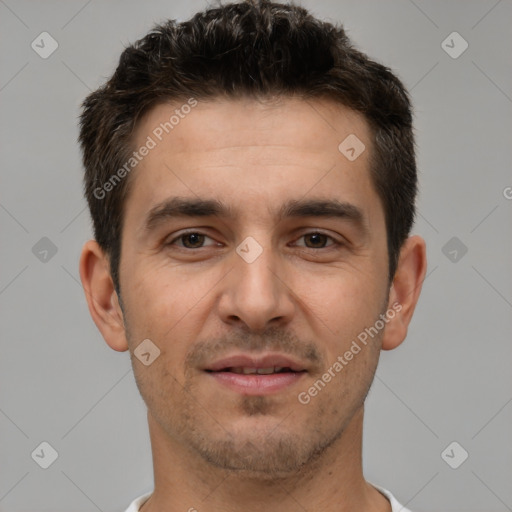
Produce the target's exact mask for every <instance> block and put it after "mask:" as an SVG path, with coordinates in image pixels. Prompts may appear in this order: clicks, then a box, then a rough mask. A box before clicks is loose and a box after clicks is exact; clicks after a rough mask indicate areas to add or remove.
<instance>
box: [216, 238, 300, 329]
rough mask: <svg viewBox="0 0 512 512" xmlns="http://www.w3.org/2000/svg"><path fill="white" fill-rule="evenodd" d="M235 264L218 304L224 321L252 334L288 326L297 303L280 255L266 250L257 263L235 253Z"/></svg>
mask: <svg viewBox="0 0 512 512" xmlns="http://www.w3.org/2000/svg"><path fill="white" fill-rule="evenodd" d="M233 263H234V268H233V270H232V271H231V272H229V274H228V275H227V276H226V277H227V279H226V280H224V283H223V285H224V289H223V293H222V296H221V298H220V301H219V305H218V307H219V314H220V316H221V318H222V320H223V321H224V322H225V323H228V324H230V325H233V326H237V327H242V328H244V327H245V328H246V329H250V330H251V331H264V330H265V329H268V328H269V327H276V326H284V325H286V324H288V323H289V322H290V321H291V319H292V318H293V315H294V312H295V301H294V300H293V293H292V290H291V288H290V284H289V283H287V282H286V281H287V279H286V274H285V271H284V268H283V265H282V263H281V264H280V261H279V258H278V256H277V255H274V254H272V250H271V249H267V248H265V249H263V251H262V252H261V254H260V255H259V256H258V257H257V258H256V259H255V260H254V261H251V260H250V259H249V260H246V259H244V258H243V257H241V256H240V255H239V254H238V253H234V254H233Z"/></svg>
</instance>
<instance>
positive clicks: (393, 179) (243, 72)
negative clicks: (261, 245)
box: [79, 0, 417, 293]
mask: <svg viewBox="0 0 512 512" xmlns="http://www.w3.org/2000/svg"><path fill="white" fill-rule="evenodd" d="M291 95H294V96H299V97H301V98H304V99H308V98H320V97H322V98H328V99H331V100H333V101H335V102H338V103H340V104H343V105H344V106H346V107H348V108H350V109H353V110H355V111H357V112H360V113H362V114H363V115H364V117H365V119H366V120H367V122H368V124H369V126H370V129H371V133H372V141H371V142H372V145H371V148H370V149H371V151H370V154H371V169H370V172H371V176H372V181H373V183H374V186H375V188H376V191H377V193H378V195H379V197H380V199H381V201H382V204H383V208H384V212H385V220H386V230H387V243H388V253H389V278H390V280H391V279H392V278H393V276H394V273H395V270H396V265H397V262H398V256H399V252H400V247H401V246H402V244H403V242H404V240H405V239H406V238H407V236H408V234H409V232H410V229H411V227H412V223H413V221H414V214H415V206H414V203H415V197H416V192H417V173H416V161H415V147H414V137H413V129H412V114H411V105H410V101H409V97H408V94H407V91H406V90H405V88H404V86H403V84H402V83H401V81H400V80H399V79H398V78H397V77H396V76H395V75H394V74H393V73H392V72H391V70H390V69H389V68H387V67H385V66H383V65H381V64H379V63H377V62H375V61H373V60H370V59H369V58H368V57H367V56H366V55H364V54H363V53H361V52H360V51H358V50H356V49H355V48H354V47H353V46H352V44H351V42H350V41H349V39H348V37H347V35H346V34H345V31H344V29H343V27H342V26H340V25H336V26H334V25H332V24H330V23H327V22H323V21H320V20H318V19H316V18H314V17H313V16H312V15H310V14H309V13H308V11H307V10H306V9H304V8H302V7H299V6H296V5H291V4H280V3H273V2H269V1H267V0H247V1H244V2H241V3H230V4H227V5H224V6H220V7H216V8H211V9H208V10H206V11H204V12H200V13H197V14H196V15H194V16H193V17H192V18H191V19H190V20H188V21H184V22H181V23H178V22H176V21H175V20H168V21H167V22H166V23H164V24H161V25H157V26H155V27H154V28H153V30H151V31H150V32H149V33H148V34H147V35H146V36H145V37H144V38H142V39H140V40H139V41H137V42H136V43H134V44H133V45H131V46H128V47H127V48H126V49H125V50H124V51H123V53H122V54H121V57H120V60H119V65H118V67H117V69H116V71H115V73H114V74H113V75H112V77H111V78H110V79H109V80H108V81H107V82H106V83H105V84H104V85H103V86H102V87H100V88H99V89H98V90H96V91H94V92H93V93H91V94H90V95H89V96H88V97H87V98H86V99H85V101H84V103H83V111H82V114H81V117H80V137H79V141H80V144H81V148H82V153H83V163H84V166H85V180H84V182H85V196H86V198H87V202H88V205H89V209H90V212H91V216H92V220H93V227H94V236H95V238H96V240H97V242H98V244H99V245H100V247H101V248H102V249H103V250H104V251H105V253H106V254H107V255H108V257H109V260H110V271H111V274H112V279H113V281H114V285H115V287H116V290H117V291H118V293H119V292H120V287H119V261H120V257H121V233H122V225H123V207H124V203H125V200H126V197H127V193H128V190H129V184H130V182H131V180H129V179H123V180H119V183H117V184H116V186H115V187H113V188H112V190H110V191H109V192H108V193H106V194H102V196H103V195H104V197H98V193H97V191H98V187H99V188H101V187H103V185H104V184H105V183H107V182H108V180H109V179H111V178H112V176H113V175H114V174H115V173H116V171H118V170H119V169H120V168H121V167H122V166H123V164H124V163H126V161H127V159H129V158H130V153H131V152H132V151H133V147H132V145H133V140H132V138H133V132H134V129H135V127H136V123H137V121H138V120H139V119H140V118H141V116H142V115H143V114H145V113H146V112H148V110H149V109H151V108H152V107H154V106H155V105H157V104H158V103H161V102H163V101H171V100H181V101H187V99H189V98H190V97H193V98H196V99H197V100H202V99H205V100H207V99H214V98H216V97H220V96H222V97H227V98H238V97H253V98H265V97H269V98H270V97H279V96H283V97H286V96H291Z"/></svg>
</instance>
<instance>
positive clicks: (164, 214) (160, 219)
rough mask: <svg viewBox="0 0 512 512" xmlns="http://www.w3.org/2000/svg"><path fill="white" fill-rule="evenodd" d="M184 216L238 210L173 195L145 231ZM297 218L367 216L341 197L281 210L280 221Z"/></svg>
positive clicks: (228, 214)
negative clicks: (340, 198)
mask: <svg viewBox="0 0 512 512" xmlns="http://www.w3.org/2000/svg"><path fill="white" fill-rule="evenodd" d="M182 217H189V218H193V217H220V218H226V219H230V218H231V219H233V218H235V212H234V210H233V209H232V208H231V207H229V206H227V205H225V204H224V203H222V202H221V201H218V200H216V199H201V198H183V197H173V198H170V199H166V200H165V201H162V202H161V203H159V204H157V205H156V206H155V207H153V208H152V209H151V210H150V211H149V213H148V215H147V218H146V221H145V223H144V230H145V231H152V230H153V229H155V228H156V227H157V226H159V225H160V224H162V223H164V222H166V221H168V220H170V219H174V218H182ZM297 217H322V218H339V219H345V220H349V221H351V222H353V223H354V224H356V225H358V227H360V228H365V224H366V223H365V222H364V221H365V216H364V214H363V212H362V210H361V209H360V208H358V207H357V206H355V205H353V204H351V203H347V202H343V201H339V200H337V199H301V200H290V201H288V202H287V203H285V204H284V205H283V206H282V207H281V208H280V209H279V210H278V211H277V212H276V220H277V221H280V220H283V219H285V218H297Z"/></svg>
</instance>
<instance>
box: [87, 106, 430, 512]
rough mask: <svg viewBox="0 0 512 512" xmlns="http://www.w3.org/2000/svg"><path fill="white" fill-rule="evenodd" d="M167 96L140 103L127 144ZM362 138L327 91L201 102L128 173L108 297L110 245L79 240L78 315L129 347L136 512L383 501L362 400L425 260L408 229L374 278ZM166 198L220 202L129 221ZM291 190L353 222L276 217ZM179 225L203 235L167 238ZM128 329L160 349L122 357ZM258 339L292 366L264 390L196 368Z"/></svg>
mask: <svg viewBox="0 0 512 512" xmlns="http://www.w3.org/2000/svg"><path fill="white" fill-rule="evenodd" d="M176 107H177V105H169V104H161V105H158V106H156V107H155V108H153V109H152V110H151V111H150V112H149V113H148V114H147V115H146V116H145V117H144V118H143V119H142V120H141V121H140V124H139V125H138V128H137V131H136V134H135V141H134V142H135V144H134V146H135V147H139V146H140V145H142V144H143V143H144V141H145V140H146V138H147V136H148V135H151V133H152V131H153V130H154V129H155V127H156V126H158V125H159V124H160V123H161V122H164V121H166V120H167V119H169V117H170V115H171V114H172V112H173V111H174V109H175V108H176ZM178 107H179V105H178ZM349 134H356V135H357V137H358V138H359V139H360V140H361V141H363V143H364V144H365V146H366V150H365V151H364V152H363V153H362V154H361V155H360V156H359V157H358V158H357V159H356V160H355V161H353V162H351V161H349V160H348V159H347V158H346V157H345V156H344V155H343V154H341V153H340V151H339V150H338V145H339V144H340V142H342V141H343V140H344V139H345V138H346V137H347V136H348V135H349ZM370 151H371V135H370V131H369V128H368V125H367V123H366V121H365V119H364V118H363V117H362V116H361V115H359V114H357V113H355V112H353V111H351V110H349V109H347V108H345V107H343V106H340V105H337V104H334V103H332V102H330V101H329V100H319V99H316V100H314V101H313V100H308V101H304V100H301V99H298V98H286V99H281V100H279V101H272V102H269V101H266V102H259V101H256V100H253V99H242V100H220V99H218V100H215V101H209V102H200V103H199V104H198V105H197V106H196V107H195V108H194V109H193V110H192V112H191V113H190V114H189V115H187V116H186V117H185V118H184V119H182V120H181V121H180V123H179V125H177V126H176V127H175V128H174V129H173V131H172V132H171V133H170V134H169V135H167V136H166V137H165V138H164V139H163V141H162V142H160V143H159V144H158V145H157V146H156V147H155V148H154V149H152V150H151V151H150V152H149V154H148V155H147V156H146V157H145V158H144V159H143V161H142V162H141V163H140V164H139V165H138V166H137V168H136V170H134V171H133V174H131V175H130V178H129V179H130V180H133V181H132V183H131V185H132V187H131V192H130V194H129V196H128V198H127V202H126V204H125V222H124V226H123V232H122V257H121V264H120V287H121V299H122V303H121V304H120V300H119V297H118V296H117V294H116V292H115V290H114V287H113V283H112V279H111V276H110V272H109V265H108V257H107V256H106V255H105V254H104V253H103V251H102V250H101V249H100V247H99V246H98V244H97V243H96V242H95V241H93V240H91V241H89V242H87V243H86V244H85V246H84V248H83V252H82V257H81V261H80V275H81V279H82V283H83V286H84V289H85V293H86V297H87V300H88V304H89V309H90V312H91V315H92V318H93V320H94V322H95V323H96V325H97V326H98V329H99V330H100V331H101V333H102V335H103V337H104V338H105V340H106V342H107V343H108V345H109V346H110V347H111V348H113V349H114V350H118V351H125V350H130V353H131V356H132V364H133V371H134V374H135V377H136V381H137V385H138V387H139V390H140V392H141V395H142V397H143V399H144V400H145V402H146V404H147V407H148V424H149V430H150V436H151V444H152V450H153V464H154V475H155V491H154V493H153V495H152V496H151V498H150V499H149V500H148V501H147V502H146V503H145V504H144V505H143V507H142V510H144V512H153V511H157V510H168V511H183V510H190V509H191V508H195V509H197V510H198V511H200V512H203V511H205V512H207V511H214V510H215V511H219V510H240V508H241V507H242V506H243V509H244V510H245V511H246V512H252V511H259V510H262V509H265V508H268V509H269V510H271V509H275V508H276V506H278V507H279V510H282V511H285V512H286V511H292V510H294V511H296V510H324V511H326V512H329V511H337V512H343V511H349V510H361V511H363V510H364V511H368V512H370V511H380V512H384V511H390V510H391V507H390V504H389V502H388V500H387V499H386V498H385V497H384V496H383V495H382V494H380V493H379V492H378V491H377V490H376V489H375V488H374V487H373V486H371V485H370V484H369V483H367V482H366V481H365V479H364V476H363V472H362V462H361V451H362V445H361V442H362V427H363V413H364V400H365V397H366V394H367V392H368V389H369V387H370V385H371V382H372V380H373V377H374V373H375V369H376V365H377V363H378V358H379V354H380V351H381V350H382V349H384V350H389V349H393V348H395V347H397V346H398V345H400V343H401V342H402V341H403V340H404V338H405V337H406V334H407V328H408V325H409V322H410V320H411V317H412V314H413V311H414V308H415V305H416V302H417V300H418V297H419V294H420V290H421V284H422V282H423V279H424V276H425V271H426V256H425V242H424V241H423V239H421V238H420V237H418V236H413V237H410V238H408V239H407V240H406V242H405V243H404V245H403V247H402V249H401V253H400V259H399V265H398V269H397V272H396V274H395V276H394V279H393V281H392V283H391V284H390V283H389V280H388V254H387V244H386V227H385V219H384V210H383V207H382V203H381V201H380V199H379V197H378V195H377V193H376V191H375V189H374V187H373V184H372V181H371V178H370V172H369V156H370ZM177 196H179V197H182V198H192V199H197V198H204V199H216V200H219V201H222V202H223V203H225V204H226V205H227V206H229V207H230V208H231V210H232V213H233V216H232V217H225V216H215V215H214V216H208V217H178V218H166V219H164V220H163V221H162V222H160V223H158V225H157V226H156V227H155V228H154V229H152V230H147V229H145V227H144V226H145V222H146V219H147V216H148V213H149V212H150V211H151V209H152V208H154V207H155V205H157V204H159V203H160V202H162V201H164V200H166V199H169V198H172V197H177ZM305 199H323V200H331V199H334V200H338V201H342V202H344V203H350V204H351V205H353V206H355V207H356V208H358V209H359V210H360V212H361V213H362V217H361V221H360V222H356V221H354V220H352V219H347V218H337V217H314V216H302V217H284V218H278V217H276V211H278V210H279V208H280V207H281V206H282V205H283V204H284V203H286V202H287V201H289V200H305ZM185 229H192V230H193V231H195V232H196V233H199V234H203V235H206V237H205V238H201V237H199V238H198V237H197V236H196V237H192V238H190V237H189V238H186V237H185V239H184V238H178V237H179V236H180V235H183V230H185ZM315 233H322V234H323V235H327V236H326V237H322V236H320V237H319V236H318V235H317V236H315ZM306 235H309V236H306ZM249 236H250V237H253V238H254V239H255V240H256V241H257V242H258V244H259V245H260V246H261V248H262V253H261V254H260V256H259V257H258V258H257V259H256V260H255V261H253V262H252V263H248V262H246V261H245V260H244V259H242V258H241V257H240V256H239V254H238V253H237V252H236V248H237V247H238V246H239V245H240V244H241V242H242V241H244V240H245V239H246V238H247V237H249ZM329 237H332V238H329ZM187 244H188V248H187V247H184V245H187ZM201 244H203V246H201ZM190 247H192V248H190ZM395 303H399V304H400V305H401V310H400V312H398V313H396V315H394V318H393V319H392V320H389V321H388V323H387V324H386V326H385V328H384V329H382V330H380V331H379V334H378V335H377V336H375V337H374V338H373V339H370V340H369V343H368V344H367V345H366V346H362V350H361V351H360V352H359V353H358V354H357V355H355V356H354V357H353V359H352V360H351V361H350V362H349V363H348V364H347V365H346V366H344V368H343V370H342V371H341V372H339V373H338V374H336V377H335V378H333V379H332V380H331V382H329V383H328V384H327V385H326V386H325V387H324V388H323V389H322V390H321V392H319V393H318V394H317V395H316V396H314V397H312V398H311V401H310V402H309V403H308V404H307V405H304V404H301V403H300V402H299V400H298V399H297V396H298V394H299V393H300V392H303V391H307V390H308V389H309V388H310V387H311V386H312V385H313V384H314V382H315V381H317V380H318V379H319V378H321V376H322V375H323V374H324V373H325V372H326V371H327V369H328V368H329V367H331V366H332V365H333V363H334V362H335V361H336V360H337V357H338V356H340V355H343V354H344V353H345V352H346V351H347V350H348V349H349V348H350V346H351V343H352V341H353V340H355V339H356V338H357V335H358V334H359V333H361V332H362V331H364V329H365V328H367V327H369V326H373V325H374V324H375V322H376V320H377V319H378V318H379V314H382V313H385V312H386V310H388V309H389V308H392V305H393V304H395ZM121 305H122V307H121ZM144 339H150V340H151V341H152V342H153V343H154V344H155V345H156V346H157V347H158V348H159V350H160V356H159V357H158V358H156V359H155V360H154V362H152V363H151V364H150V365H149V366H145V365H144V364H142V363H141V362H140V361H139V360H138V359H137V358H136V357H134V355H133V351H134V350H135V348H136V347H137V346H138V345H139V343H141V341H142V340H144ZM268 350H276V351H279V352H282V353H285V354H289V355H291V356H293V357H294V358H295V359H297V360H299V361H300V362H301V363H302V364H303V365H304V367H305V368H306V369H307V372H306V373H304V374H303V375H302V376H301V378H300V379H299V380H298V381H297V382H296V383H294V384H292V385H291V386H289V387H287V388H286V389H284V390H281V391H279V392H276V393H273V394H270V395H266V396H246V395H244V394H243V393H239V392H235V391H233V390H232V389H228V388H226V387H224V386H222V385H221V384H218V383H217V382H216V381H215V380H214V379H212V377H211V375H208V374H207V373H206V372H204V371H203V369H202V368H204V364H206V363H211V362H212V361H215V360H217V359H219V358H221V357H224V356H226V355H229V354H231V353H233V352H245V353H247V352H250V353H251V354H261V353H264V352H265V351H268Z"/></svg>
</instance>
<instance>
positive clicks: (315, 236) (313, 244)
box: [298, 231, 341, 249]
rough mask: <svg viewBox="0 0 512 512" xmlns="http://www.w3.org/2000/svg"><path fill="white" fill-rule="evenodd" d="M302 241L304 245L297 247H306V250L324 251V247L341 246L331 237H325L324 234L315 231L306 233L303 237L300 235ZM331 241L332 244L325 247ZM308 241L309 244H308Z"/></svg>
mask: <svg viewBox="0 0 512 512" xmlns="http://www.w3.org/2000/svg"><path fill="white" fill-rule="evenodd" d="M302 238H303V239H304V241H305V244H304V245H300V244H298V245H299V247H307V248H308V249H324V248H326V247H330V246H332V245H341V244H340V243H339V242H337V241H336V240H334V238H333V237H331V236H329V235H326V234H324V233H319V232H317V231H315V232H311V233H306V234H305V235H302V236H301V237H300V238H299V240H300V239H302ZM329 240H330V241H331V242H332V243H331V244H329V245H326V244H327V242H328V241H329ZM308 241H309V244H308Z"/></svg>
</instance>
